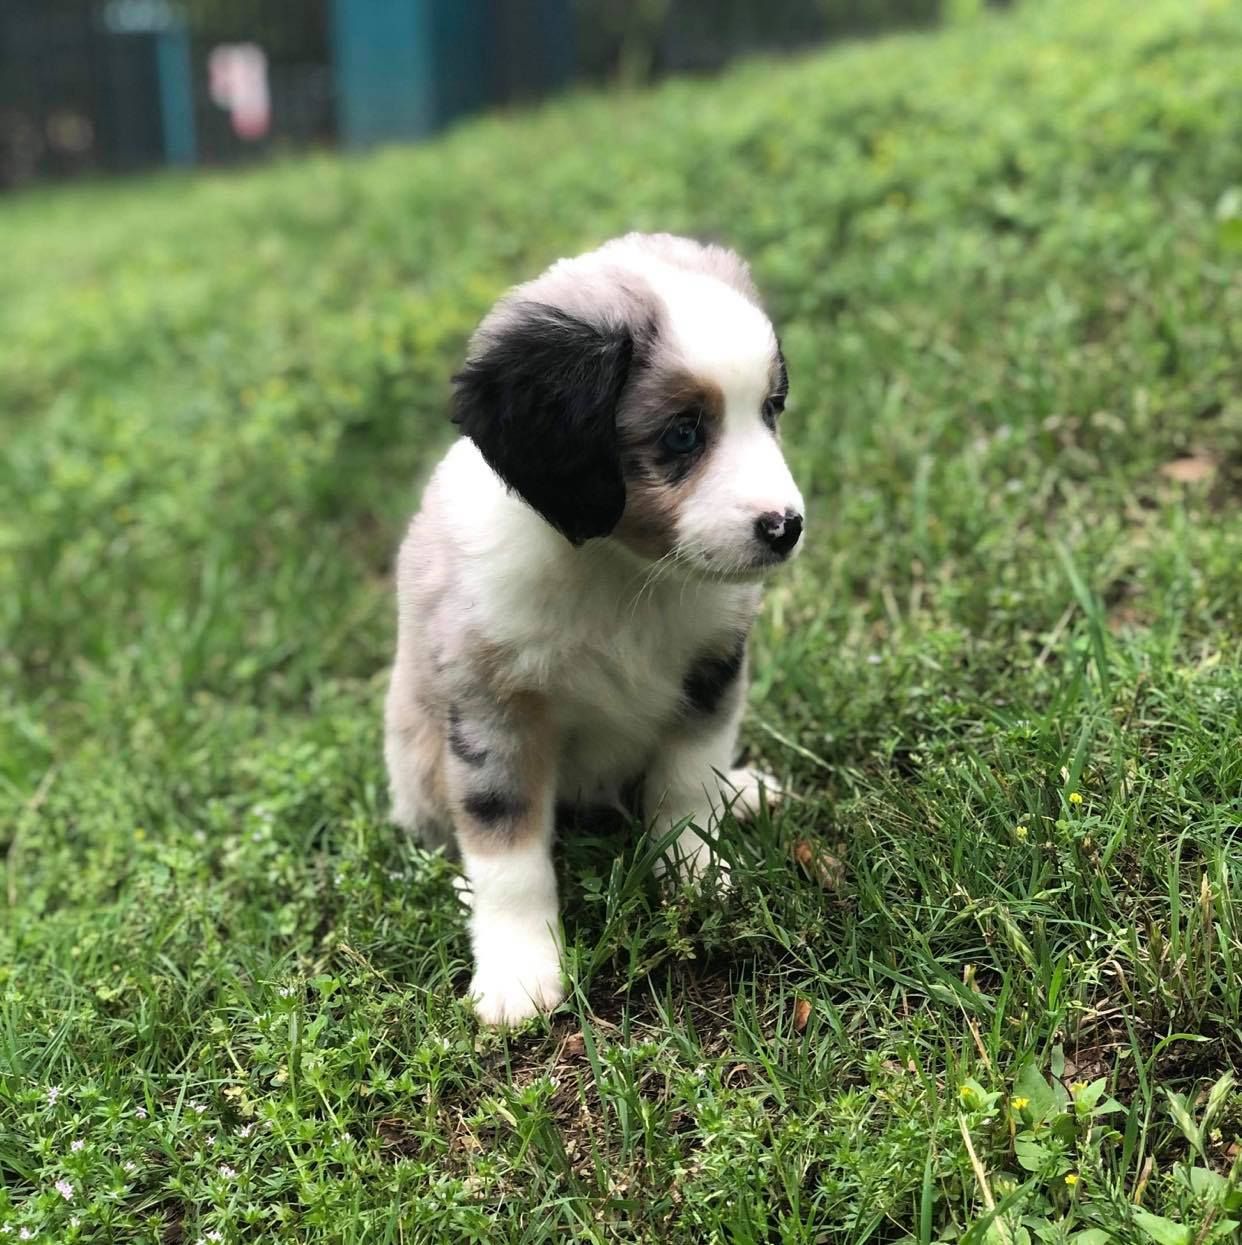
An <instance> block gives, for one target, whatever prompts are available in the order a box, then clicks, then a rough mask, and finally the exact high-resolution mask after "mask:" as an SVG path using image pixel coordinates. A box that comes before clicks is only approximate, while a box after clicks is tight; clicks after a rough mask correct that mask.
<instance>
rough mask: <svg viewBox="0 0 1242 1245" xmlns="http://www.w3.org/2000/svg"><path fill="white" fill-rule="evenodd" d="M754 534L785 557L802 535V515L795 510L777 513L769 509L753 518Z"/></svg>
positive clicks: (776, 552) (780, 555)
mask: <svg viewBox="0 0 1242 1245" xmlns="http://www.w3.org/2000/svg"><path fill="white" fill-rule="evenodd" d="M755 535H756V536H758V537H759V539H760V540H761V541H762V542H763V543H764V544H765V545H767V547H768V548H769V549H771V550H772V552H773V553H775V554H777V555H778V556H779V557H782V558H783V557H786V556H787V555H788V554H789V551H790V550H791V549H792V548H793V547H794V545H796V544H797V543H798V537H799V536H801V535H802V516H801V515H800V514H798V512H797V511H796V510H786V511H785V513H784V514H777V512H776V511H775V510H769V511H768V512H767V514H761V515H760V516H759V517H758V518H757V519H756V520H755Z"/></svg>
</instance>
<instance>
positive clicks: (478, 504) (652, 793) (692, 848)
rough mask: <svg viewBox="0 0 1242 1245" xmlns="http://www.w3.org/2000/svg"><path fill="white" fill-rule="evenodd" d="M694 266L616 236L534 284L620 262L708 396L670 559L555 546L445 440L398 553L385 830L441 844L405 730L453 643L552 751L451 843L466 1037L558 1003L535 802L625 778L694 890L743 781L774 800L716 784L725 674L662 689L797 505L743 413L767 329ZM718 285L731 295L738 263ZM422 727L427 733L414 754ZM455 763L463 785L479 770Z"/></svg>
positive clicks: (472, 743) (549, 890) (742, 799)
mask: <svg viewBox="0 0 1242 1245" xmlns="http://www.w3.org/2000/svg"><path fill="white" fill-rule="evenodd" d="M687 248H689V249H687ZM700 254H701V251H700V249H696V247H695V244H691V243H687V242H684V241H683V240H676V239H663V240H661V239H655V240H647V241H645V242H644V241H643V240H638V241H635V240H634V239H632V238H627V239H622V240H620V241H619V242H616V243H611V244H609V245H607V246H605V247H603V248H601V249H600V250H599V251H598V252H595V253H594V254H593V255H591V256H587V257H581V258H579V259H577V260H573V261H564V262H563V263H562V264H560V265H556V266H554V268H553V269H552V273H553V274H559V276H561V277H566V276H573V277H574V278H575V279H576V277H577V274H579V273H583V274H589V273H591V272H594V273H595V274H596V276H597V277H598V276H599V274H600V272H602V271H605V270H607V271H608V272H611V271H613V269H614V268H616V267H618V266H620V267H621V268H623V269H625V270H627V271H628V272H630V273H633V274H636V275H637V276H638V277H641V279H642V280H643V282H644V283H645V285H646V287H647V288H648V289H649V290H650V291H653V292H654V294H655V296H656V297H657V298H658V299H659V300H661V302H662V304H663V307H664V309H665V311H666V313H667V314H666V316H665V322H666V327H667V328H668V329H669V330H670V332H671V336H672V340H671V342H668V343H666V344H667V345H668V346H669V347H670V348H671V349H672V350H673V351H674V353H675V354H676V355H677V356H678V357H679V359H680V361H681V362H682V363H683V364H684V365H685V367H686V368H687V369H688V370H689V371H690V372H691V373H692V374H694V375H696V376H702V377H707V378H710V380H711V381H712V382H713V383H714V384H715V385H716V386H718V387H719V389H720V391H721V393H722V394H723V395H724V422H723V432H720V430H719V429H717V430H716V431H717V440H716V442H715V444H713V445H712V447H711V449H710V454H709V458H708V459H707V461H706V462H705V463H704V465H703V469H702V470H701V471H700V472H699V473H698V475H697V476H696V478H695V480H696V482H695V483H694V485H693V487H692V488H691V490H690V492H689V494H688V495H687V496H686V497H685V498H684V499H683V500H682V501H681V504H680V508H679V511H678V514H677V521H676V531H675V535H676V539H677V548H676V550H675V551H674V555H672V556H669V557H666V558H664V559H661V560H660V561H658V562H654V563H653V562H651V561H650V560H646V559H644V558H643V557H641V556H640V555H638V554H637V553H635V552H633V551H631V549H630V548H628V547H627V546H626V545H625V544H624V543H622V542H621V541H619V540H614V539H611V538H609V537H605V538H603V539H592V540H588V541H586V543H584V544H582V545H580V546H578V547H575V546H574V545H572V544H571V543H570V542H569V541H567V540H566V539H565V538H564V537H563V536H562V535H561V534H560V533H558V532H557V531H556V530H555V529H554V528H553V527H552V526H551V525H550V524H549V523H548V522H546V521H545V520H544V519H543V518H542V517H540V515H539V514H537V513H536V512H535V511H534V510H532V509H531V508H530V507H529V506H528V505H527V504H526V503H525V502H524V501H523V500H522V499H521V498H519V497H517V496H515V495H514V494H513V493H511V492H510V491H509V489H508V488H507V487H506V485H505V484H504V483H503V481H502V480H501V479H500V478H499V477H498V476H497V475H496V474H495V473H494V472H493V470H492V468H491V467H490V466H489V465H488V463H487V461H486V460H485V459H484V457H483V455H482V453H481V452H480V450H479V449H478V448H477V447H476V445H475V444H474V442H472V441H470V440H467V439H464V438H463V439H461V440H459V441H457V442H456V443H455V444H454V445H453V446H452V448H451V449H450V450H449V452H448V454H447V455H446V456H445V458H444V460H443V461H442V462H441V463H440V465H439V467H438V468H437V470H436V472H435V474H434V476H433V477H432V480H431V482H430V484H429V485H428V488H427V491H426V495H425V497H424V501H423V506H422V510H421V512H420V514H419V515H418V517H417V518H416V519H415V521H414V524H413V525H412V526H411V529H410V534H409V536H408V537H407V540H406V542H405V544H404V545H403V547H402V552H401V556H400V559H399V563H398V574H397V578H398V603H399V613H400V636H399V643H398V653H397V662H396V666H395V668H394V675H393V683H392V687H391V689H390V693H389V699H388V707H387V714H388V731H387V736H386V742H385V754H386V758H387V761H388V768H389V774H390V778H391V782H392V793H393V807H394V815H395V816H396V818H397V819H398V820H399V821H401V822H402V823H403V824H407V825H410V826H412V827H413V828H414V829H416V830H418V831H419V832H420V833H423V834H424V835H425V836H427V837H428V838H430V839H431V840H432V841H434V840H435V838H436V837H437V836H442V835H443V834H445V828H444V824H443V823H444V820H445V818H446V817H447V815H448V811H449V810H448V808H447V806H446V799H449V797H446V795H445V792H444V791H443V790H441V789H440V787H441V786H442V785H443V784H438V782H437V781H432V779H431V778H429V775H432V776H434V775H435V774H437V773H438V772H439V771H437V770H436V765H438V764H440V763H441V762H440V761H437V760H436V757H437V756H439V755H440V754H439V753H436V752H435V749H434V748H433V749H431V756H432V760H431V761H430V762H429V761H428V755H429V753H428V746H427V744H426V741H425V737H426V730H425V729H424V728H425V727H426V726H427V723H429V722H435V721H437V719H436V714H437V713H438V714H440V715H441V719H440V720H441V721H442V717H443V715H444V714H445V713H446V712H447V709H446V704H449V703H455V702H454V701H453V700H452V698H453V697H454V696H456V695H457V692H456V691H455V690H454V688H455V687H456V684H454V683H453V681H452V680H453V670H454V668H455V667H458V666H460V667H461V668H463V669H467V668H469V667H470V663H471V660H472V657H473V655H474V650H473V648H472V646H478V645H486V646H487V649H488V652H489V653H491V654H494V653H501V654H503V655H504V659H503V660H504V662H505V668H504V670H503V672H502V675H501V676H500V682H501V683H502V684H503V687H504V688H506V689H510V691H505V692H498V693H496V695H497V697H498V700H500V699H503V698H504V696H507V695H509V694H511V691H512V690H518V691H521V692H523V693H534V694H535V696H536V697H537V698H538V699H539V702H540V704H541V705H546V706H547V710H548V713H549V715H550V721H549V722H548V723H547V724H546V727H545V726H541V728H540V729H541V730H542V729H546V730H547V731H549V732H551V733H552V736H553V738H552V739H551V740H550V741H547V742H549V743H550V746H551V747H552V752H553V754H554V756H555V762H554V765H555V782H554V784H551V785H549V786H547V789H546V790H544V791H542V792H541V795H540V799H541V801H542V804H541V806H540V807H539V808H537V809H536V810H534V815H533V819H532V818H528V819H527V822H526V823H525V825H524V828H523V830H522V837H521V838H520V839H518V838H516V837H515V838H513V839H506V838H505V837H504V836H503V835H497V836H496V837H495V839H494V840H489V839H488V838H487V836H486V835H476V836H475V837H474V839H473V840H472V841H466V840H464V839H463V840H462V843H461V846H462V863H463V866H464V872H465V876H466V881H467V883H468V886H469V890H470V904H471V917H470V923H471V937H472V943H473V950H474V957H475V964H476V968H475V973H474V978H473V981H472V983H471V987H470V994H471V997H472V998H473V1000H474V1004H475V1007H476V1010H477V1012H478V1014H479V1016H480V1018H481V1019H483V1020H484V1021H486V1022H490V1023H508V1024H512V1023H515V1022H517V1021H520V1020H522V1019H525V1018H526V1017H528V1016H531V1015H534V1014H536V1013H537V1012H540V1011H547V1010H550V1009H551V1008H553V1007H555V1006H556V1005H557V1004H558V1003H559V1002H560V1001H561V1000H562V999H563V998H564V993H565V988H564V982H563V979H562V971H561V964H560V952H561V940H560V933H559V924H558V913H557V896H556V880H555V874H554V871H553V866H552V856H551V848H552V837H553V814H554V802H555V800H557V799H559V800H562V801H579V802H601V801H608V800H611V799H613V798H615V797H616V796H617V795H618V794H619V789H620V786H621V785H622V784H623V783H625V782H626V781H628V780H630V779H632V778H634V777H636V776H638V775H644V776H645V778H644V793H643V794H644V809H645V813H646V816H647V818H648V819H649V820H650V821H652V822H653V823H654V828H655V831H656V833H663V832H667V831H668V830H671V829H672V828H673V827H682V830H681V832H680V834H679V835H678V838H677V841H676V844H675V847H674V849H673V851H672V853H671V854H672V856H673V858H674V860H675V861H676V862H677V863H678V864H679V865H680V867H681V869H682V871H683V872H684V873H685V874H687V875H689V876H692V877H698V876H701V875H703V874H704V872H705V871H707V870H708V867H709V865H710V864H711V862H712V856H713V853H712V851H711V847H710V841H711V837H712V835H713V834H714V832H715V830H716V828H717V827H718V825H719V822H720V820H721V818H722V816H723V815H724V812H725V810H726V809H727V808H733V809H734V810H735V811H736V812H737V813H738V814H739V815H745V814H749V813H753V812H754V811H755V809H756V808H757V807H758V805H759V798H760V797H759V791H760V785H761V784H766V785H767V787H768V790H769V792H770V793H772V794H773V795H774V794H775V789H774V787H772V785H771V783H770V782H767V781H766V780H765V779H763V777H762V776H761V775H759V774H756V773H755V772H753V771H751V770H746V769H731V768H730V767H731V765H732V762H733V759H734V754H735V748H736V744H737V734H738V727H739V722H740V718H741V714H742V710H743V706H744V700H745V697H744V695H743V694H742V692H743V691H744V680H745V672H744V670H742V671H740V672H739V674H738V683H739V684H740V685H741V687H740V689H739V690H738V692H737V694H736V696H735V697H734V698H733V699H730V700H729V701H728V702H727V703H725V705H724V707H722V708H721V709H720V710H719V711H718V713H717V714H716V715H715V716H711V717H707V718H704V719H701V720H698V721H692V720H690V718H689V717H688V716H687V714H688V710H687V707H686V704H685V696H684V692H683V686H684V682H685V679H686V675H687V672H688V671H689V670H690V669H691V668H692V667H693V666H694V664H695V663H696V661H699V660H701V659H702V658H703V657H704V655H718V654H721V653H727V652H730V651H732V650H733V647H734V646H736V644H737V642H738V637H739V636H744V635H745V634H746V633H747V632H748V631H749V629H750V626H751V624H752V622H753V620H754V617H755V614H756V613H757V611H758V608H759V599H760V587H759V582H758V581H759V577H760V575H761V573H762V571H763V570H764V569H766V567H769V566H770V565H771V564H772V562H771V559H768V560H766V561H765V556H764V550H763V548H762V546H761V545H760V544H759V542H758V540H757V537H756V532H755V523H756V520H757V519H758V518H759V516H761V515H763V514H767V513H772V512H775V513H777V514H782V515H783V514H785V513H786V512H788V511H793V512H797V513H798V514H801V512H802V509H803V504H802V497H801V495H800V493H799V492H798V489H797V487H796V485H795V484H794V482H793V480H792V478H791V476H790V473H789V470H788V468H787V467H786V465H785V461H784V458H783V456H782V454H781V451H780V447H779V444H778V442H777V440H776V438H775V436H774V435H773V433H772V432H771V431H770V430H769V429H768V428H766V427H765V426H764V424H763V422H762V420H761V418H760V410H761V408H762V406H763V403H764V401H765V399H766V398H767V397H768V396H769V394H770V392H771V386H772V383H773V375H772V370H773V361H774V359H775V356H776V342H775V337H774V335H773V330H772V327H771V325H770V324H769V322H768V320H767V317H766V316H765V315H764V314H763V312H762V311H761V310H760V309H759V307H758V306H757V305H756V303H755V302H754V301H752V300H751V299H750V298H749V297H747V296H746V295H745V291H744V288H742V289H741V290H740V288H739V286H738V285H737V284H736V283H735V284H732V285H731V284H729V283H728V282H726V281H725V280H722V279H720V278H719V277H718V276H712V275H704V273H701V272H696V271H691V270H688V269H687V268H686V267H684V266H679V262H680V261H684V260H685V259H686V257H687V256H691V257H694V256H698V255H700ZM721 254H723V253H721ZM662 256H663V258H662ZM709 258H711V257H710V256H709ZM734 258H735V257H734ZM712 262H713V263H716V264H719V262H720V255H719V254H717V255H716V256H715V258H714V259H713V260H712ZM736 262H737V263H739V264H740V261H736ZM737 271H739V272H741V273H742V274H743V275H742V276H741V277H738V278H737V281H740V282H742V285H743V286H745V285H746V283H748V282H749V278H748V277H744V271H745V270H744V266H743V267H741V268H739V269H737ZM536 284H537V283H536ZM571 285H572V282H571ZM752 292H753V291H752ZM489 660H492V661H494V660H495V658H494V657H491V658H489ZM489 677H496V675H495V671H494V670H493V673H492V675H490V676H489ZM472 686H473V685H472ZM489 686H490V684H489ZM446 687H447V688H448V690H445V688H446ZM434 705H438V706H439V708H438V709H436V708H428V706H434ZM442 729H443V728H442V725H438V726H435V727H434V729H433V732H432V735H433V738H434V739H438V738H440V736H439V735H436V734H435V731H440V730H442ZM463 729H464V730H465V734H464V735H463V738H464V739H465V740H466V742H467V745H468V746H469V747H472V748H476V747H477V748H478V749H479V750H480V751H481V750H482V749H483V748H484V747H485V745H486V744H487V741H486V740H485V739H483V738H482V736H481V735H479V734H478V731H477V729H476V728H473V727H469V726H468V727H467V728H463ZM471 731H474V733H471ZM420 732H421V733H420ZM420 741H421V742H420ZM439 746H440V748H441V750H442V751H443V748H444V745H442V744H441V745H439ZM443 763H444V765H445V767H446V768H445V772H447V773H449V774H450V775H451V774H452V773H453V769H452V767H453V765H457V766H458V770H459V771H460V772H464V770H462V766H463V765H465V766H466V768H468V767H469V766H468V763H467V762H464V761H462V759H461V757H460V756H459V757H458V760H457V761H456V762H454V761H453V760H452V758H451V757H449V758H447V759H445V760H444V761H443ZM474 764H475V765H476V766H478V767H480V768H478V769H476V771H475V772H476V773H482V772H483V770H482V768H481V767H482V766H483V765H484V764H485V762H483V761H481V760H480V761H478V762H474ZM449 802H450V803H451V800H449ZM532 820H533V825H532V824H531V822H532ZM437 824H438V829H437ZM459 838H461V836H460V835H459ZM724 880H727V878H726V879H724Z"/></svg>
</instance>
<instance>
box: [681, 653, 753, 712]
mask: <svg viewBox="0 0 1242 1245" xmlns="http://www.w3.org/2000/svg"><path fill="white" fill-rule="evenodd" d="M745 657H746V637H745V636H744V635H740V636H738V638H737V643H736V644H735V645H734V646H733V648H732V649H730V650H729V652H727V653H723V654H721V653H708V654H705V655H704V656H702V657H699V658H697V659H696V660H695V662H694V664H693V665H692V666H691V667H690V669H689V670H687V671H686V677H685V678H684V679H682V681H681V691H682V695H683V696H684V697H685V698H686V703H687V705H688V706H689V707H690V709H691V710H692V711H693V712H694V713H697V714H702V715H703V716H704V717H711V715H712V714H714V713H715V712H716V710H717V709H719V708H720V702H721V701H722V700H723V699H724V697H725V694H726V693H727V692H728V691H729V689H730V688H731V687H733V686H734V684H736V683H737V679H738V675H739V674H740V673H741V670H742V662H743V660H744V659H745Z"/></svg>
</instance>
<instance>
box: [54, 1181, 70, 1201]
mask: <svg viewBox="0 0 1242 1245" xmlns="http://www.w3.org/2000/svg"><path fill="white" fill-rule="evenodd" d="M56 1192H57V1193H59V1194H60V1196H61V1197H63V1198H64V1199H65V1201H66V1202H72V1201H73V1185H71V1184H70V1183H69V1181H67V1180H58V1181H57V1182H56Z"/></svg>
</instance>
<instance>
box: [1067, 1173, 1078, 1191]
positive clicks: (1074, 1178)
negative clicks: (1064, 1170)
mask: <svg viewBox="0 0 1242 1245" xmlns="http://www.w3.org/2000/svg"><path fill="white" fill-rule="evenodd" d="M1065 1183H1066V1184H1067V1185H1069V1187H1070V1188H1071V1189H1072V1188H1073V1187H1074V1186H1075V1185H1076V1184H1077V1183H1078V1173H1077V1172H1070V1174H1069V1175H1068V1176H1066V1177H1065Z"/></svg>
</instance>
